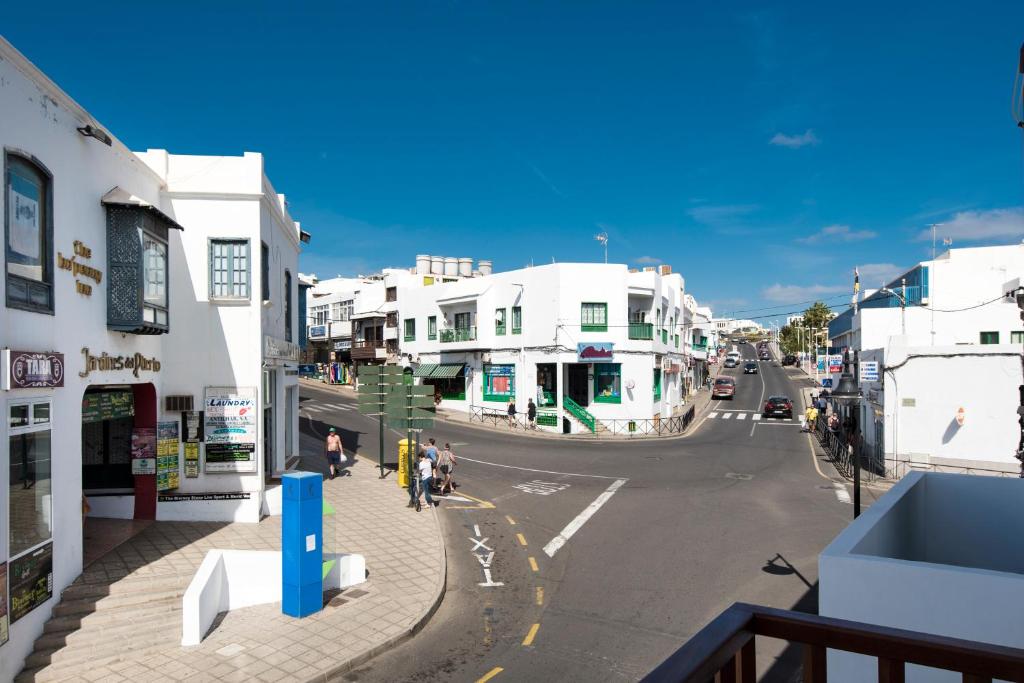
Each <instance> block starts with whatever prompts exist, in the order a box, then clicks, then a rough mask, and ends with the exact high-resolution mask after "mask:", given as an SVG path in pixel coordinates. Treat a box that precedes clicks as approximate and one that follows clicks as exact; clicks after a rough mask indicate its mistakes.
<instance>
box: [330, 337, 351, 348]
mask: <svg viewBox="0 0 1024 683" xmlns="http://www.w3.org/2000/svg"><path fill="white" fill-rule="evenodd" d="M351 348H352V340H351V339H342V340H341V341H336V342H334V350H335V351H347V350H349V349H351Z"/></svg>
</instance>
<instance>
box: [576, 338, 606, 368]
mask: <svg viewBox="0 0 1024 683" xmlns="http://www.w3.org/2000/svg"><path fill="white" fill-rule="evenodd" d="M613 346H614V344H613V343H612V342H580V343H578V344H577V345H576V357H577V358H578V359H579V361H580V362H581V363H593V362H595V361H596V362H599V363H601V362H604V361H609V360H611V359H612V347H613Z"/></svg>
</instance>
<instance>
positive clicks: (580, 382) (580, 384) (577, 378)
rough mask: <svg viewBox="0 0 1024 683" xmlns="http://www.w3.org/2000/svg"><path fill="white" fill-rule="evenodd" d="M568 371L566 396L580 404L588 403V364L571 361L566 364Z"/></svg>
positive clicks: (585, 404)
mask: <svg viewBox="0 0 1024 683" xmlns="http://www.w3.org/2000/svg"><path fill="white" fill-rule="evenodd" d="M566 368H567V370H568V373H569V382H568V390H569V391H568V396H569V398H571V399H572V400H574V401H576V403H579V404H580V405H581V406H587V405H590V401H589V400H588V399H587V393H588V392H587V389H588V386H587V383H588V379H587V376H588V371H589V368H590V366H588V365H586V364H585V363H572V364H571V365H568V366H566Z"/></svg>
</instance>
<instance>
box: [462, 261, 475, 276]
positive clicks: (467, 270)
mask: <svg viewBox="0 0 1024 683" xmlns="http://www.w3.org/2000/svg"><path fill="white" fill-rule="evenodd" d="M459 275H461V276H462V277H471V276H472V275H473V259H471V258H465V257H463V258H460V259H459Z"/></svg>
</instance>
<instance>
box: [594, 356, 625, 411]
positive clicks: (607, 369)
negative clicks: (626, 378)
mask: <svg viewBox="0 0 1024 683" xmlns="http://www.w3.org/2000/svg"><path fill="white" fill-rule="evenodd" d="M620 367H621V366H620V364H619V363H594V403H622V373H621V371H620V369H619V368H620Z"/></svg>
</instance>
